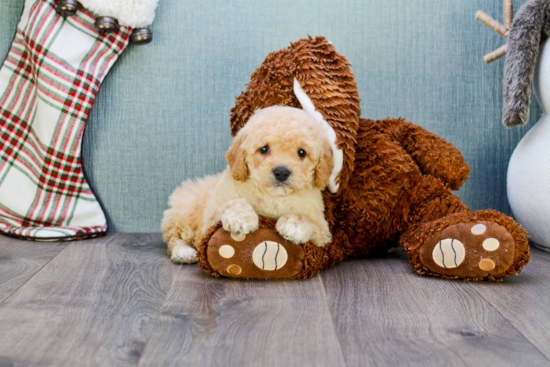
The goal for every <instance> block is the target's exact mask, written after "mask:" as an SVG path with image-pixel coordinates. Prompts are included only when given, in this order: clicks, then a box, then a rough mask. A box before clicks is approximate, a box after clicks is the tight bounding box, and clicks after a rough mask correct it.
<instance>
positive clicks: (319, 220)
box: [162, 106, 333, 262]
mask: <svg viewBox="0 0 550 367" xmlns="http://www.w3.org/2000/svg"><path fill="white" fill-rule="evenodd" d="M226 159H227V162H228V168H227V169H226V170H225V171H224V172H222V173H220V174H218V175H215V176H208V177H205V178H203V179H199V180H195V181H192V180H188V181H185V182H184V183H183V184H182V185H181V186H180V187H179V188H177V189H176V190H175V191H174V193H173V194H172V195H171V196H170V199H169V206H170V209H168V210H167V211H166V212H165V213H164V218H163V221H162V232H163V238H164V240H165V241H166V242H167V243H168V253H169V255H170V256H171V257H172V260H173V261H174V262H196V261H197V257H196V250H195V249H194V248H193V247H195V245H196V242H198V241H200V240H201V239H202V237H203V235H204V234H205V233H206V232H207V231H208V229H209V228H210V227H212V226H213V225H214V224H216V223H218V222H219V221H221V223H222V224H223V228H224V229H225V230H226V231H228V232H231V233H233V234H237V235H242V234H248V233H250V232H253V231H255V230H256V229H258V225H259V224H258V222H259V219H258V215H262V216H265V217H268V218H272V219H275V220H276V221H277V222H276V229H277V231H278V232H279V233H280V234H281V235H282V236H283V237H284V238H285V239H287V240H288V241H290V242H293V243H296V244H301V243H306V242H308V241H310V240H311V241H312V242H313V243H314V244H315V245H317V246H321V247H322V246H324V245H325V244H327V243H330V242H331V237H332V236H331V233H330V231H329V227H328V223H327V221H326V219H325V216H324V202H323V195H322V192H321V191H322V190H323V189H324V188H325V187H326V186H327V184H328V180H329V178H330V174H331V172H332V168H333V159H332V151H331V148H330V144H329V141H328V138H327V136H326V133H325V131H324V130H323V129H322V128H321V127H320V126H319V124H318V123H317V122H316V121H315V120H314V119H313V118H312V117H311V116H310V115H309V114H307V113H306V112H304V111H302V110H300V109H296V108H292V107H278V106H273V107H269V108H265V109H263V110H260V111H258V112H256V114H254V115H253V116H252V117H251V118H250V121H249V122H248V124H247V125H246V126H245V127H244V128H242V129H241V130H240V131H239V133H238V134H237V136H236V137H235V139H234V140H233V143H232V145H231V147H230V148H229V150H228V152H227V155H226ZM277 169H279V170H280V169H283V170H286V173H287V174H288V178H286V177H285V179H284V180H283V181H281V177H280V176H279V178H277V177H278V176H277V172H280V171H277ZM191 255H193V256H191Z"/></svg>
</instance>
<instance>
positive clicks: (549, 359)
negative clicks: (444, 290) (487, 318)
mask: <svg viewBox="0 0 550 367" xmlns="http://www.w3.org/2000/svg"><path fill="white" fill-rule="evenodd" d="M468 286H469V287H470V289H472V290H473V291H474V292H476V294H477V295H478V296H480V297H481V298H483V299H484V300H485V301H486V302H487V304H488V305H489V306H491V308H492V309H493V310H495V311H496V312H497V313H498V314H499V315H500V316H502V317H503V318H504V320H506V321H507V322H508V323H509V324H510V326H512V327H513V328H514V330H516V331H517V332H518V333H520V334H521V336H523V337H524V338H525V340H527V341H528V342H529V344H531V345H532V346H533V348H535V349H536V350H537V351H538V352H539V353H540V354H541V355H542V356H543V357H544V358H546V360H548V361H549V362H550V358H549V357H548V356H547V355H546V353H544V352H543V351H542V350H540V349H539V347H537V346H536V345H535V344H533V342H532V341H531V339H529V338H528V337H527V335H525V334H524V333H523V332H522V331H521V330H520V329H518V328H517V327H516V325H514V323H512V321H511V320H510V319H508V318H507V317H506V316H505V315H504V314H502V312H500V311H499V310H498V308H496V307H495V306H494V305H493V304H492V303H491V301H490V300H488V299H487V298H485V297H484V296H483V294H482V293H481V292H478V291H477V289H475V287H473V286H472V285H471V284H468Z"/></svg>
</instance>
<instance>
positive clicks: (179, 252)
mask: <svg viewBox="0 0 550 367" xmlns="http://www.w3.org/2000/svg"><path fill="white" fill-rule="evenodd" d="M170 260H172V262H173V263H174V264H195V263H197V262H198V261H199V259H198V258H197V250H196V249H194V248H192V247H190V246H187V245H180V246H176V247H174V248H173V249H172V256H171V257H170Z"/></svg>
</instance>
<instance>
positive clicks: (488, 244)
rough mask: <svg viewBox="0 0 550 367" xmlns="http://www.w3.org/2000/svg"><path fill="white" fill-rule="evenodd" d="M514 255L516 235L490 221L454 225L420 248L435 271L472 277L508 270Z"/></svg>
mask: <svg viewBox="0 0 550 367" xmlns="http://www.w3.org/2000/svg"><path fill="white" fill-rule="evenodd" d="M514 255H515V243H514V239H513V237H512V235H511V234H510V233H508V231H507V230H506V228H505V227H503V226H501V225H499V224H497V223H493V222H490V221H478V222H467V223H457V224H453V225H451V226H449V227H447V228H445V229H443V230H442V231H441V232H439V233H438V234H436V235H435V236H433V237H431V238H429V239H428V240H426V242H424V244H423V245H422V246H421V248H420V259H421V261H422V263H423V264H424V265H425V266H426V267H428V268H429V269H430V270H431V271H432V272H435V273H439V274H444V275H449V276H458V277H471V278H475V277H484V276H487V275H488V274H500V273H502V272H505V271H506V270H507V269H508V268H509V267H510V266H511V264H512V263H513V260H514Z"/></svg>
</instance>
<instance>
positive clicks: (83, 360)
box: [0, 234, 550, 367]
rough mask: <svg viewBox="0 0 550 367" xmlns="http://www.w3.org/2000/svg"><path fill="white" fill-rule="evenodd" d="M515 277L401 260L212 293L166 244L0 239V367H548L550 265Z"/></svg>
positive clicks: (151, 239)
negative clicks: (495, 279) (456, 273)
mask: <svg viewBox="0 0 550 367" xmlns="http://www.w3.org/2000/svg"><path fill="white" fill-rule="evenodd" d="M532 255H533V258H532V261H531V263H530V264H529V265H528V266H527V267H526V268H525V270H524V272H523V273H522V274H521V275H520V276H518V277H513V278H510V279H507V280H505V281H504V282H501V283H468V282H461V281H448V280H441V279H436V278H430V277H423V276H419V275H416V274H415V273H413V272H412V270H411V269H410V268H409V267H408V265H407V262H406V256H405V255H403V254H402V253H400V252H398V251H396V252H392V253H390V254H388V255H385V256H383V257H377V258H368V259H356V260H352V261H348V262H345V263H342V264H340V265H338V266H336V267H335V268H333V269H331V270H329V271H326V272H324V273H323V274H321V275H318V276H316V277H314V278H313V279H309V280H303V281H238V280H230V279H215V278H213V277H211V276H210V275H208V274H206V273H204V272H203V271H202V270H201V269H199V268H198V267H197V266H196V265H192V266H191V265H189V266H176V265H174V264H171V263H170V261H169V260H168V258H167V256H166V255H165V246H164V245H163V243H162V240H161V238H160V235H158V234H130V235H129V234H112V235H109V236H107V237H104V238H101V239H95V240H88V241H77V242H59V243H39V242H26V241H18V240H14V239H9V238H6V237H0V366H12V365H13V366H33V365H41V366H44V365H48V366H49V365H51V366H60V365H64V366H85V365H90V366H119V365H120V366H135V365H139V366H169V365H188V366H203V365H206V366H239V367H242V366H284V367H290V366H370V365H379V366H398V365H416V366H502V365H514V366H539V365H540V366H542V365H544V366H548V365H550V271H549V270H550V254H548V253H544V252H542V251H539V250H536V249H533V251H532Z"/></svg>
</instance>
